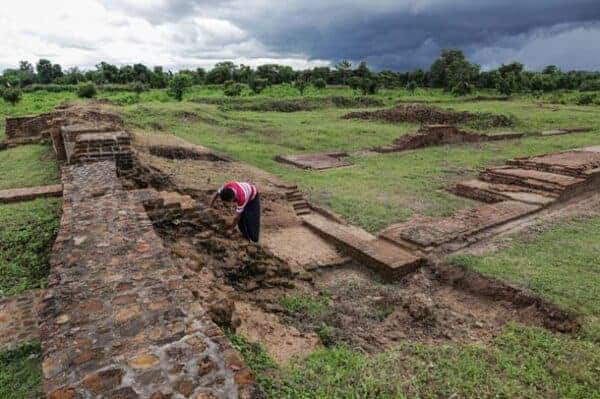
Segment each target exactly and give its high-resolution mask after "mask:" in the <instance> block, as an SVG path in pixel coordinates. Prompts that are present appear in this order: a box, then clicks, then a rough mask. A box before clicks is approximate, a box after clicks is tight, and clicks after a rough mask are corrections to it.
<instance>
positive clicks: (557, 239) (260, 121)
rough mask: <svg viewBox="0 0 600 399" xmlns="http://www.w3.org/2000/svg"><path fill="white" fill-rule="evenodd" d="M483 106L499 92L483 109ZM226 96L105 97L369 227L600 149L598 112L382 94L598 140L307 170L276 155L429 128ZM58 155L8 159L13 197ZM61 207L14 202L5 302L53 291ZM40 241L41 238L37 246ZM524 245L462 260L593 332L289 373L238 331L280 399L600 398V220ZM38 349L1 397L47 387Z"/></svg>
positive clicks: (443, 206)
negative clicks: (556, 159)
mask: <svg viewBox="0 0 600 399" xmlns="http://www.w3.org/2000/svg"><path fill="white" fill-rule="evenodd" d="M245 94H246V97H245V98H248V99H250V100H252V98H259V99H261V98H263V99H264V98H275V99H277V98H295V97H297V96H298V95H297V93H296V92H295V91H294V90H292V89H291V88H289V87H274V88H269V89H267V90H265V92H263V93H262V94H261V95H260V96H257V97H253V96H249V95H248V93H245ZM353 94H354V93H352V91H350V90H349V89H345V88H328V89H326V90H320V91H319V90H314V89H310V90H309V91H308V92H307V94H306V97H308V98H318V97H326V96H351V95H353ZM477 95H494V93H476V94H475V95H474V96H473V97H475V96H477ZM561 95H562V94H561ZM220 96H221V91H220V89H217V88H205V87H202V88H194V90H192V91H191V92H190V93H188V94H186V97H185V100H184V101H183V102H181V103H177V102H174V101H172V100H170V99H169V97H168V96H167V95H166V93H165V92H164V91H156V90H153V91H149V92H145V93H142V94H141V95H140V96H139V98H138V97H137V96H135V95H133V94H131V93H118V92H117V93H101V94H100V97H104V98H109V99H112V100H113V101H115V102H117V103H119V104H122V105H120V106H119V108H118V109H119V110H120V111H121V112H122V113H123V115H124V116H125V118H126V121H127V124H128V126H129V127H131V128H134V129H136V128H140V129H145V130H151V131H154V132H155V133H156V134H175V135H177V136H179V137H181V138H183V139H185V140H188V141H190V142H194V143H198V144H201V145H205V146H207V147H210V148H213V149H215V150H218V151H221V152H223V153H226V154H228V155H230V156H232V157H234V158H236V159H240V160H243V161H246V162H248V163H251V164H253V165H255V166H258V167H260V168H263V169H265V170H267V171H269V172H272V173H274V174H276V175H278V176H280V177H282V178H284V179H287V180H289V181H293V182H297V183H298V184H299V185H300V187H301V188H302V189H303V190H304V191H305V192H307V193H308V194H309V195H310V197H311V200H312V201H314V202H316V203H319V204H322V205H325V206H328V207H330V208H331V209H333V210H334V211H336V212H338V213H340V214H342V215H343V216H345V217H346V218H347V219H348V220H349V221H351V222H353V223H356V224H359V225H361V226H362V227H364V228H366V229H368V230H370V231H377V230H379V229H381V228H382V227H385V226H387V225H389V224H390V223H393V222H396V221H401V220H405V219H406V218H408V217H410V216H411V215H413V214H415V213H423V214H427V215H432V216H442V215H448V214H451V213H452V212H455V211H456V210H457V209H461V208H463V207H466V206H469V205H470V204H471V203H470V202H469V201H467V200H463V199H459V198H457V197H454V196H453V195H451V194H449V193H447V192H446V191H444V188H445V187H447V186H448V185H449V184H451V182H452V181H455V180H458V179H464V178H466V177H468V176H471V175H474V174H476V173H477V171H478V170H480V169H482V168H484V167H486V166H490V165H495V164H500V163H502V162H503V161H504V160H505V159H507V158H512V157H516V156H527V155H533V154H541V153H545V152H550V151H557V150H562V149H568V148H574V147H583V146H589V145H598V144H599V143H600V112H598V110H599V108H598V107H597V106H575V105H570V104H566V105H565V104H555V103H554V102H553V103H552V104H550V103H549V100H550V98H549V96H544V98H542V100H544V101H545V102H544V103H542V104H541V105H540V103H538V102H539V101H540V100H539V99H533V98H527V97H517V98H515V99H512V100H511V101H471V100H472V99H473V98H466V99H465V98H456V97H453V96H450V95H449V94H447V93H443V92H440V91H434V90H419V91H417V93H415V94H414V95H410V94H409V93H407V92H406V91H404V90H382V91H381V92H380V93H379V94H378V95H377V96H376V98H377V99H379V100H381V101H382V102H383V103H384V104H385V106H391V105H394V104H396V103H398V102H410V101H424V102H431V103H435V105H436V106H440V107H444V108H453V109H456V110H467V111H471V112H492V113H501V114H506V115H509V116H511V117H513V118H514V119H515V121H516V125H515V127H514V130H517V131H532V130H541V129H554V128H558V127H580V126H581V127H588V126H589V127H592V128H593V129H594V130H593V131H591V132H589V133H582V134H575V135H565V136H555V137H545V138H541V137H531V138H526V139H522V140H514V141H504V142H493V143H482V144H476V145H475V144H473V145H455V146H446V147H436V148H428V149H423V150H419V151H410V152H406V153H396V154H387V155H384V154H380V155H369V156H357V157H353V158H352V159H351V161H352V163H353V164H354V165H353V166H351V167H347V168H341V169H334V170H329V171H322V172H313V171H303V170H299V169H295V168H292V167H289V166H285V165H282V164H279V163H277V162H275V161H274V159H273V158H274V157H275V156H276V155H279V154H293V153H302V152H313V151H325V150H338V149H344V150H355V149H360V148H365V147H369V146H375V145H381V144H388V143H390V142H391V141H392V140H393V139H394V138H396V137H398V136H400V135H402V134H406V133H408V132H411V131H415V130H416V129H417V128H418V126H416V125H411V124H401V125H392V124H385V123H378V122H368V121H352V120H345V119H342V118H341V117H342V116H343V115H344V114H345V113H347V112H349V111H351V109H342V108H335V107H330V108H324V109H319V110H313V111H305V112H295V113H280V112H253V111H235V110H232V109H230V108H228V107H227V106H222V105H217V104H205V103H202V101H204V100H203V99H206V98H219V97H220ZM564 96H574V94H569V93H567V94H564ZM69 99H73V95H72V94H71V93H58V94H54V93H44V92H38V93H27V94H25V95H24V99H23V102H22V103H20V104H18V105H17V106H15V107H12V106H9V105H6V104H3V103H0V127H2V125H1V124H3V118H1V117H2V116H7V115H24V114H28V113H36V112H42V111H47V110H49V109H51V108H52V107H53V106H54V105H55V104H57V103H60V102H61V101H64V100H69ZM190 100H194V101H190ZM198 101H200V102H198ZM0 138H1V137H0ZM45 151H48V149H47V148H45V147H40V146H27V147H21V148H18V149H13V150H10V152H9V151H3V152H0V169H1V170H0V172H1V173H2V176H7V177H6V179H3V180H0V185H2V188H8V187H17V186H24V185H35V184H50V183H52V182H55V181H56V179H57V175H56V164H55V163H53V162H52V161H49V160H48V158H47V157H46V156H45ZM21 160H23V161H21ZM58 203H59V202H58V201H56V200H38V201H33V202H28V203H23V204H18V205H3V206H0V239H1V240H2V241H1V243H2V247H1V249H2V257H0V273H1V274H0V284H1V285H0V290H2V291H1V293H0V295H7V294H12V293H16V292H20V291H23V290H24V289H27V288H30V287H36V286H39V285H43V283H44V280H43V276H44V269H43V265H44V264H45V263H44V256H45V255H44V253H45V252H44V250H43V248H44V244H43V242H47V240H48V239H49V237H50V236H51V235H52V234H53V232H54V231H55V229H56V228H57V226H58V225H57V223H58V215H59V205H58ZM32 237H34V238H35V240H33V243H32V244H28V242H29V241H28V239H29V238H32ZM44 240H46V241H44ZM514 243H515V244H513V245H512V246H510V247H509V248H503V249H501V250H499V251H498V252H496V253H493V254H489V255H484V256H461V257H455V258H453V259H452V262H453V263H454V264H456V265H457V267H467V268H472V269H475V270H477V271H480V272H482V273H485V274H488V275H491V276H494V277H498V278H501V279H504V280H507V281H509V282H512V283H515V284H520V285H522V286H525V287H528V288H530V289H531V290H533V291H534V292H536V293H538V294H540V295H542V296H544V297H545V298H547V299H549V300H551V301H553V302H555V303H557V304H559V305H560V306H561V307H563V308H565V309H568V310H570V311H573V312H575V313H577V314H578V315H579V317H580V320H581V322H582V325H583V329H582V331H581V332H580V333H578V334H575V335H560V334H555V333H551V332H549V331H547V330H544V329H539V328H532V327H527V326H523V325H520V324H510V325H509V326H507V327H506V329H505V330H504V331H503V333H502V334H501V335H500V336H498V337H497V338H496V339H495V340H494V341H493V342H492V343H490V344H489V345H483V344H481V345H475V344H473V345H464V344H455V343H449V344H447V345H439V346H438V345H425V344H417V343H414V342H408V341H405V342H399V344H398V347H397V348H396V349H394V350H391V351H387V352H384V353H381V354H378V355H366V354H364V353H361V352H359V351H357V350H355V349H354V348H349V347H340V346H332V347H326V348H323V349H322V350H319V351H317V352H315V353H313V354H312V355H311V356H310V357H309V358H307V359H305V360H298V361H295V362H292V363H291V365H289V366H285V367H282V366H277V365H276V364H275V363H274V362H273V361H272V360H271V359H269V358H268V356H267V355H266V353H265V352H264V350H262V348H261V347H260V346H258V345H253V344H250V343H249V342H247V341H246V340H245V339H244V337H241V336H235V335H232V336H231V338H232V340H233V344H234V345H235V346H236V347H237V348H238V349H239V350H240V351H241V352H242V354H243V355H244V357H245V358H246V360H247V362H248V364H249V365H250V366H252V367H253V369H254V370H255V371H256V373H257V375H258V377H259V380H260V381H261V382H262V384H263V386H264V387H265V389H266V390H267V392H268V393H269V394H270V397H273V398H315V399H316V398H403V397H426V398H439V397H454V398H460V397H473V398H480V397H486V398H488V397H489V398H492V397H510V398H512V397H523V398H547V397H553V398H559V397H568V398H600V321H599V314H600V292H599V291H598V290H599V289H600V277H599V276H600V269H599V267H600V266H598V265H600V246H599V244H598V243H600V219H599V218H589V219H586V220H581V219H579V220H571V221H563V222H561V224H559V225H555V226H551V227H550V228H549V229H547V230H545V231H544V232H542V233H540V234H538V235H536V236H534V237H529V236H528V237H527V239H525V238H523V237H520V236H517V237H515V239H514ZM16 248H18V250H15V249H16ZM282 305H283V306H285V307H287V308H294V309H300V310H301V311H302V310H303V309H305V311H306V312H317V311H319V306H321V304H320V303H317V304H313V303H305V302H303V301H302V299H301V298H300V299H299V298H287V299H286V301H284V303H283V304H282ZM36 348H37V347H36V346H35V345H34V346H27V347H25V349H20V350H18V351H16V352H10V353H2V354H0V366H1V367H0V398H9V397H10V398H12V397H27V395H28V393H27V392H35V390H36V389H39V387H37V385H36V384H38V383H39V369H37V367H39V366H38V365H37V360H36V358H35V354H36V353H39V349H36ZM30 355H33V357H30ZM36 370H38V371H36ZM36 373H37V374H36ZM36 376H37V377H36ZM36 378H37V380H36ZM19 384H21V385H19ZM16 386H22V387H23V389H21V390H19V388H14V387H16ZM5 387H6V388H5ZM3 389H4V390H3ZM12 392H17V393H15V394H12ZM11 394H12V395H13V396H11ZM19 395H21V396H19Z"/></svg>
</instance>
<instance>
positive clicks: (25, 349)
mask: <svg viewBox="0 0 600 399" xmlns="http://www.w3.org/2000/svg"><path fill="white" fill-rule="evenodd" d="M41 352H42V351H41V348H40V345H39V344H38V343H27V344H24V345H21V346H20V347H18V348H16V349H13V350H9V351H4V352H0V398H1V399H30V398H37V397H42V392H41V385H42V368H41V366H40V356H41Z"/></svg>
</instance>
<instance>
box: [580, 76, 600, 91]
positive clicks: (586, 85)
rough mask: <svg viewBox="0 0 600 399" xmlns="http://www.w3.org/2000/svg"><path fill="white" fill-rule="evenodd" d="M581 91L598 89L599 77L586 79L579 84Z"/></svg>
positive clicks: (599, 86) (599, 85) (599, 88)
mask: <svg viewBox="0 0 600 399" xmlns="http://www.w3.org/2000/svg"><path fill="white" fill-rule="evenodd" d="M579 90H581V91H600V79H594V80H586V81H585V82H583V83H582V84H581V85H580V86H579Z"/></svg>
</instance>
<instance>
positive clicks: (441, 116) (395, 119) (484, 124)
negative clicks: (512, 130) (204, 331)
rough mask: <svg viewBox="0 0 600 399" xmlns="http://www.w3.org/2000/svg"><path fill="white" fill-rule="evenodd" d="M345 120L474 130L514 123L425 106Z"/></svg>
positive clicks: (493, 116)
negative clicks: (452, 126) (463, 125)
mask: <svg viewBox="0 0 600 399" xmlns="http://www.w3.org/2000/svg"><path fill="white" fill-rule="evenodd" d="M343 118H344V119H362V120H374V121H383V122H389V123H420V124H430V125H458V124H467V125H469V126H471V127H473V128H478V129H488V128H493V127H509V126H513V125H514V121H513V120H512V119H511V118H510V117H508V116H506V115H499V114H491V113H477V114H474V113H470V112H466V111H463V112H457V111H453V110H444V109H441V108H435V107H430V106H427V105H424V104H407V105H400V106H397V107H394V108H390V109H383V110H378V111H359V112H350V113H348V114H346V115H344V117H343Z"/></svg>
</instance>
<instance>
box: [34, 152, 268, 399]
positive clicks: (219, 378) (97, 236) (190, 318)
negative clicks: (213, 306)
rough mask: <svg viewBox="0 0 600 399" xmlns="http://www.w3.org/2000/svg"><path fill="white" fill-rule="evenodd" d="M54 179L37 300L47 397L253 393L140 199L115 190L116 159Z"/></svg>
mask: <svg viewBox="0 0 600 399" xmlns="http://www.w3.org/2000/svg"><path fill="white" fill-rule="evenodd" d="M62 178H63V183H64V208H63V217H62V222H61V230H60V232H59V236H58V238H57V240H56V243H55V246H54V248H53V254H52V256H51V259H50V264H51V273H50V277H49V288H50V289H49V291H48V294H47V295H46V296H45V297H44V298H43V302H42V306H41V307H40V308H41V311H40V317H41V341H42V348H43V372H44V390H45V392H46V394H47V395H48V397H51V398H61V397H82V398H84V397H106V398H115V397H127V398H138V397H140V398H142V397H143V398H149V397H154V398H166V397H169V398H173V399H175V398H186V397H194V398H195V397H211V396H210V395H213V396H214V397H216V398H237V397H239V398H253V397H261V395H262V394H261V391H260V390H259V389H258V388H257V386H256V384H255V382H254V379H253V376H252V373H251V372H250V370H249V369H248V368H247V367H246V366H245V364H244V363H243V362H242V361H241V360H240V358H239V356H238V354H237V352H236V351H235V350H233V349H232V347H231V346H230V344H229V343H228V340H227V338H226V337H225V336H224V335H223V333H222V331H221V330H220V329H219V328H218V327H217V326H216V325H215V324H213V322H212V321H211V320H210V319H209V317H208V316H207V314H206V313H205V311H204V309H203V307H202V306H201V305H200V304H198V303H196V302H195V300H194V296H193V295H192V293H191V291H190V290H189V289H187V288H185V284H184V283H183V279H182V277H181V275H182V273H181V272H180V271H179V270H178V267H177V266H176V265H175V264H174V262H173V260H172V259H171V258H170V255H169V253H168V251H167V250H166V249H165V248H164V246H163V244H162V241H161V239H160V238H159V237H158V236H157V235H156V233H155V231H154V229H153V228H152V224H151V222H150V220H149V219H148V216H147V215H146V212H145V211H144V207H143V205H142V203H141V202H140V201H139V200H138V198H136V195H135V194H134V193H132V192H128V191H124V190H123V189H122V187H121V184H120V182H119V180H118V178H117V175H116V165H115V163H114V162H108V161H103V162H95V163H89V164H80V165H70V166H67V167H65V168H63V177H62ZM203 394H204V395H206V396H202V395H203ZM153 395H154V396H153Z"/></svg>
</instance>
